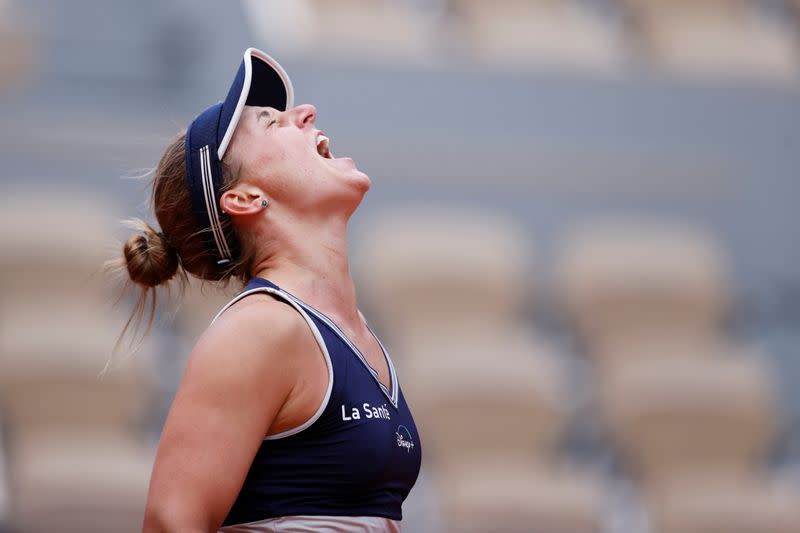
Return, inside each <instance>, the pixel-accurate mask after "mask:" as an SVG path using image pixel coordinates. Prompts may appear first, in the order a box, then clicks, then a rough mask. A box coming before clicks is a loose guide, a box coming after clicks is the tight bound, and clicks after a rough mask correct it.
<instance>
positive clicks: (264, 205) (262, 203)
mask: <svg viewBox="0 0 800 533" xmlns="http://www.w3.org/2000/svg"><path fill="white" fill-rule="evenodd" d="M265 207H267V201H266V200H261V209H264V208H265Z"/></svg>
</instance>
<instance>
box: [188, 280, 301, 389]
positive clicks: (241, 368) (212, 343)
mask: <svg viewBox="0 0 800 533" xmlns="http://www.w3.org/2000/svg"><path fill="white" fill-rule="evenodd" d="M314 342H315V341H314V338H313V336H312V335H311V333H310V331H309V330H308V325H307V324H306V322H305V320H304V318H303V317H302V316H301V315H300V314H299V313H298V312H297V311H296V310H295V309H294V308H292V307H291V306H290V305H288V304H286V303H284V302H283V301H281V300H277V299H275V298H273V297H271V296H269V295H267V294H251V295H249V296H247V297H246V298H243V299H241V300H240V301H238V302H236V303H235V304H234V305H232V306H231V307H230V308H228V309H227V310H226V311H225V312H224V313H222V314H221V315H220V316H219V318H218V319H217V320H216V321H215V322H214V323H213V324H212V325H210V326H209V327H208V329H207V330H206V331H205V333H203V335H202V336H201V337H200V340H199V341H198V342H197V345H196V346H195V348H194V350H193V351H192V355H191V357H190V360H189V367H187V371H188V372H189V373H190V374H192V375H195V376H197V375H198V374H202V375H204V376H205V377H207V378H210V379H213V380H214V381H216V382H218V383H221V384H225V383H227V384H228V385H232V384H234V383H247V382H249V381H256V380H263V379H264V378H268V380H269V381H270V382H272V384H273V385H276V386H279V388H280V389H283V390H285V391H288V390H289V389H290V388H291V386H292V385H293V383H294V381H295V379H296V377H297V376H296V374H297V370H298V365H297V363H298V357H302V355H303V354H304V353H306V352H307V351H308V347H309V343H311V345H313V344H314ZM261 383H263V381H261Z"/></svg>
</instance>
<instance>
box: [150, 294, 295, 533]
mask: <svg viewBox="0 0 800 533" xmlns="http://www.w3.org/2000/svg"><path fill="white" fill-rule="evenodd" d="M304 330H305V331H304ZM307 336H308V331H307V326H306V325H305V323H304V322H303V320H302V318H301V317H300V316H299V315H298V313H296V312H295V311H294V310H292V309H291V308H289V307H288V306H286V305H284V304H282V303H280V302H277V301H275V300H274V299H272V298H270V297H268V296H261V295H253V296H250V297H248V298H246V299H244V300H242V301H241V302H239V303H238V304H237V305H235V306H233V307H232V308H231V309H229V310H228V311H226V312H225V313H224V314H223V315H222V316H221V317H220V319H219V320H218V321H217V322H215V323H214V324H213V325H212V326H211V327H210V328H209V329H208V331H206V333H205V334H204V335H203V337H202V338H201V339H200V341H199V342H198V344H197V346H196V347H195V349H194V350H193V352H192V355H191V357H190V359H189V364H188V365H187V368H186V372H185V374H184V377H183V381H182V383H181V385H180V387H179V389H178V392H177V394H176V396H175V400H174V402H173V404H172V407H171V409H170V412H169V415H168V417H167V421H166V423H165V425H164V430H163V432H162V435H161V440H160V443H159V446H158V453H157V455H156V460H155V464H154V467H153V473H152V476H151V479H150V489H149V492H148V497H147V507H146V510H145V519H144V527H143V531H144V532H145V533H162V532H164V533H166V532H173V531H174V532H181V533H184V532H195V531H197V532H200V531H203V532H207V531H217V529H218V528H219V526H220V524H221V523H222V521H223V520H224V519H225V516H226V515H227V513H228V511H229V510H230V507H231V506H232V505H233V501H234V500H235V498H236V496H237V495H238V493H239V490H240V489H241V486H242V483H243V482H244V479H245V476H246V475H247V471H248V469H249V468H250V464H251V462H252V459H253V457H254V456H255V453H256V451H257V450H258V447H259V446H260V445H261V442H262V441H263V439H264V436H265V435H266V434H267V431H268V429H269V428H270V425H271V424H272V423H273V421H274V420H275V418H276V416H277V415H278V412H279V411H280V410H281V407H282V406H283V405H284V404H285V403H286V400H287V398H288V397H289V395H290V393H291V392H292V389H293V387H294V385H295V383H296V382H297V377H298V375H299V374H298V368H297V365H295V364H294V363H293V361H296V360H297V358H296V357H292V355H294V354H295V352H297V351H298V349H300V348H302V345H303V343H302V339H304V337H307ZM298 339H300V341H298Z"/></svg>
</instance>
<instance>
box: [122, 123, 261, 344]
mask: <svg viewBox="0 0 800 533" xmlns="http://www.w3.org/2000/svg"><path fill="white" fill-rule="evenodd" d="M185 140H186V132H185V131H183V132H181V133H180V134H178V136H177V137H175V139H174V140H173V141H172V142H171V143H170V144H169V145H168V146H167V148H166V150H165V151H164V154H163V155H162V156H161V160H160V161H159V162H158V166H157V167H156V168H155V170H154V171H153V177H152V194H151V204H152V205H151V207H152V209H153V212H154V213H155V216H156V219H157V220H158V225H159V226H160V227H161V231H157V230H156V229H154V228H153V227H152V226H150V225H149V224H148V223H147V222H144V221H142V220H138V219H133V220H130V221H128V226H129V227H132V228H133V229H135V230H136V231H137V233H136V234H134V235H132V236H131V237H130V238H128V240H127V241H126V242H125V243H124V244H123V246H122V255H121V256H120V257H118V258H116V259H112V260H111V261H110V262H109V266H110V267H111V268H112V269H113V270H116V271H119V272H124V271H127V274H128V280H127V282H126V287H130V285H131V283H132V284H134V285H135V286H137V287H138V288H139V294H138V298H137V301H136V305H135V306H134V309H133V311H132V312H131V315H130V317H129V318H128V321H127V323H126V324H125V327H124V328H123V330H122V333H121V334H120V337H119V340H118V345H119V342H120V341H121V340H122V339H123V338H124V337H125V334H126V333H127V332H128V330H129V329H130V328H131V326H133V332H134V337H135V336H136V333H137V332H138V331H139V330H140V329H141V326H142V324H143V323H144V322H145V315H146V314H147V320H146V321H147V327H146V328H145V330H144V333H143V334H142V337H145V336H146V335H147V334H148V333H149V332H150V329H151V328H152V325H153V318H154V315H155V309H156V302H157V291H156V289H157V288H158V287H159V286H162V285H165V284H167V282H169V281H170V280H172V279H175V278H176V277H177V279H178V280H179V281H180V286H181V288H183V287H185V285H186V282H187V280H188V275H189V274H191V275H193V276H194V277H196V278H199V279H201V280H205V281H217V282H229V281H231V280H238V281H240V282H242V283H244V282H246V281H247V279H248V277H249V275H250V270H251V267H252V263H253V259H254V247H253V246H252V245H250V243H249V241H248V239H247V238H244V236H242V235H239V234H238V232H237V229H236V228H235V227H234V228H233V230H234V231H233V234H234V235H236V237H237V239H238V241H239V251H240V253H239V257H238V258H236V259H235V260H234V261H232V262H231V263H229V264H228V265H226V266H225V268H221V267H219V266H218V265H217V262H216V260H217V258H216V257H215V256H214V255H213V254H212V253H211V251H209V250H208V248H207V246H206V240H205V239H204V237H205V236H204V235H203V233H204V231H206V232H207V231H210V230H200V231H198V229H197V225H196V218H195V214H194V212H193V210H192V201H191V197H190V195H189V190H188V188H187V186H186V167H185V152H184V149H185V148H184V146H185ZM222 175H223V182H224V189H228V188H230V187H231V186H233V185H234V184H235V183H236V181H237V179H238V177H237V176H234V175H233V173H232V172H231V169H230V167H229V165H227V164H226V163H225V162H223V163H222ZM222 223H223V226H227V225H229V224H231V221H230V219H229V218H227V217H226V218H225V219H224V220H223V222H222ZM223 229H224V230H228V229H230V228H228V227H224V228H223ZM148 300H150V303H149V305H148Z"/></svg>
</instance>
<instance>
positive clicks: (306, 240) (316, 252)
mask: <svg viewBox="0 0 800 533" xmlns="http://www.w3.org/2000/svg"><path fill="white" fill-rule="evenodd" d="M289 226H290V227H289V228H283V229H281V230H279V231H277V232H276V231H275V230H276V229H277V228H269V230H268V232H265V234H264V235H263V236H261V235H259V236H258V237H257V238H258V240H259V241H260V242H270V245H269V247H268V248H265V249H259V254H258V255H257V256H256V261H255V267H254V268H253V273H254V275H255V276H257V277H260V278H264V279H268V280H270V281H272V282H273V283H275V284H276V285H278V286H279V287H281V288H283V289H286V290H287V291H289V292H290V293H292V294H294V295H295V296H297V297H298V298H300V299H301V300H303V301H304V302H306V303H308V304H309V305H312V306H314V307H315V308H317V309H319V310H320V311H322V312H324V313H325V314H327V315H330V316H331V318H333V319H334V320H338V321H342V322H344V323H348V324H358V323H359V322H360V320H359V317H358V304H357V302H356V293H355V286H354V284H353V279H352V277H351V275H350V264H349V261H348V258H347V220H346V219H336V220H333V221H330V220H329V221H326V223H325V224H305V225H304V224H302V223H300V222H297V221H296V222H294V223H292V224H290V225H289Z"/></svg>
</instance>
